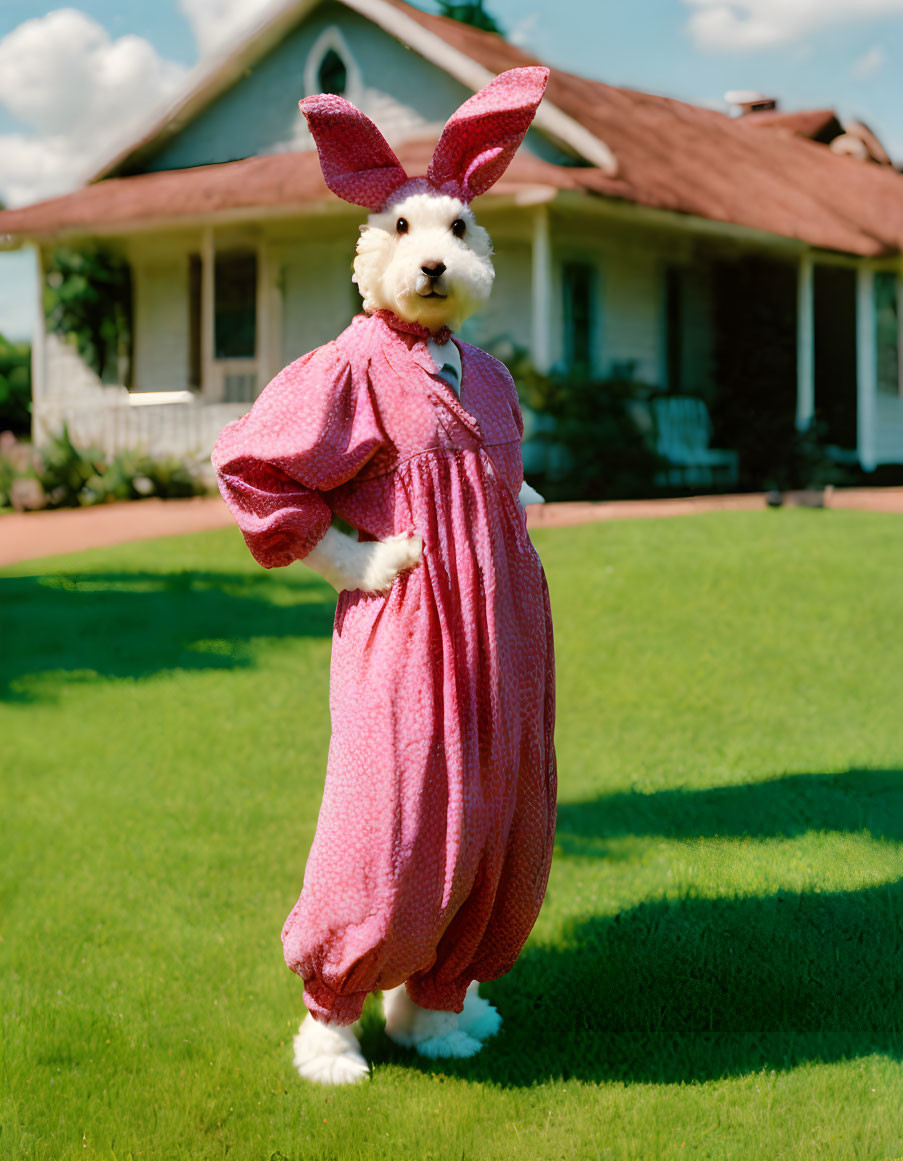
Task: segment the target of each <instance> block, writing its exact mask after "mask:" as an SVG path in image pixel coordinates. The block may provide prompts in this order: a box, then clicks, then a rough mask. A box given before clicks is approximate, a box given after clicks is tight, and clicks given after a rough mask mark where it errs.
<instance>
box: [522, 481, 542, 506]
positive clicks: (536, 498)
mask: <svg viewBox="0 0 903 1161" xmlns="http://www.w3.org/2000/svg"><path fill="white" fill-rule="evenodd" d="M517 499H518V502H519V503H520V506H521V507H522V508H526V507H527V505H528V504H545V502H546V498H545V496H540V494H539V492H537V491H536V489H535V488H531V487H530V485H529V484H528V483H527V481H526V480H524V482H523V483H522V484H521V486H520V494H519V495H518V497H517Z"/></svg>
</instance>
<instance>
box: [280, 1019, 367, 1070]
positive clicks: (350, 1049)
mask: <svg viewBox="0 0 903 1161" xmlns="http://www.w3.org/2000/svg"><path fill="white" fill-rule="evenodd" d="M292 1044H293V1047H294V1050H295V1056H294V1060H293V1064H294V1065H295V1068H297V1070H298V1072H299V1073H300V1075H301V1076H303V1077H304V1079H305V1080H312V1081H314V1083H315V1084H356V1083H357V1082H358V1081H360V1080H364V1079H365V1078H366V1077H368V1076H369V1075H370V1069H369V1067H368V1065H367V1062H366V1060H364V1058H363V1056H362V1055H361V1050H360V1048H359V1047H358V1043H357V1037H356V1036H355V1034H354V1033H353V1032H352V1031H351V1029H350V1028H346V1027H343V1026H342V1025H340V1024H321V1023H319V1021H317V1020H315V1019H314V1018H313V1016H310V1015H308V1016H307V1017H306V1018H305V1019H304V1020H303V1021H302V1023H301V1027H300V1028H299V1029H298V1034H297V1036H295V1039H294V1040H293V1041H292Z"/></svg>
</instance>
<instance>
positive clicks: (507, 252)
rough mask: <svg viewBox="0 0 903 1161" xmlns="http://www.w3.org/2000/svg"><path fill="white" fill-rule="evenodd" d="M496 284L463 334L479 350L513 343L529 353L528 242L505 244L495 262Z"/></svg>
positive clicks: (497, 251)
mask: <svg viewBox="0 0 903 1161" xmlns="http://www.w3.org/2000/svg"><path fill="white" fill-rule="evenodd" d="M493 264H494V266H495V282H494V283H493V286H492V295H491V296H490V299H489V302H488V303H487V304H486V305H485V306H484V307H483V309H482V310H480V311H479V312H478V313H477V314H475V315H474V316H473V318H471V319H469V320H468V321H467V322H466V323H465V324H464V326H463V328H462V330H461V337H462V338H463V339H464V340H465V341H466V342H468V343H474V344H475V345H476V346H494V345H495V344H497V343H499V342H504V343H510V344H512V345H513V346H515V347H520V348H521V349H523V350H527V351H528V350H529V349H530V345H531V336H530V318H531V314H530V279H531V254H530V247H529V245H528V244H527V243H526V242H514V241H504V242H500V243H499V244H498V245H497V246H496V249H495V256H494V258H493Z"/></svg>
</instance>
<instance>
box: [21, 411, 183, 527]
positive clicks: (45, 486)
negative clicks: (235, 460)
mask: <svg viewBox="0 0 903 1161" xmlns="http://www.w3.org/2000/svg"><path fill="white" fill-rule="evenodd" d="M205 491H206V488H205V486H204V484H203V482H202V480H201V479H200V476H199V475H198V473H197V472H196V471H195V470H194V469H193V467H192V466H191V465H190V464H186V463H184V462H183V461H182V460H180V459H178V458H176V457H175V456H169V457H163V458H154V457H152V456H149V455H147V454H146V453H144V452H142V451H137V450H127V451H122V452H119V453H118V454H117V455H115V456H113V457H112V458H108V457H107V456H106V455H104V453H103V452H102V451H99V450H98V449H96V448H78V447H76V446H75V445H74V444H73V442H72V440H71V439H70V437H69V433H68V431H67V430H66V428H65V427H64V428H63V430H62V432H60V434H59V435H57V436H55V437H54V438H53V439H52V440H51V441H50V443H48V444H47V445H46V446H45V447H43V448H41V449H40V451H37V450H36V449H34V448H32V446H31V445H30V444H28V443H24V442H21V441H18V440H17V439H16V438H15V436H14V435H13V434H12V432H8V431H5V432H3V433H2V434H0V507H9V508H14V509H16V511H19V512H22V511H26V510H29V509H35V508H78V507H87V506H89V505H94V504H105V503H108V502H109V501H111V500H140V499H143V498H144V497H146V496H157V497H159V498H161V499H164V500H170V499H175V498H178V497H184V496H197V495H200V494H202V493H203V492H205Z"/></svg>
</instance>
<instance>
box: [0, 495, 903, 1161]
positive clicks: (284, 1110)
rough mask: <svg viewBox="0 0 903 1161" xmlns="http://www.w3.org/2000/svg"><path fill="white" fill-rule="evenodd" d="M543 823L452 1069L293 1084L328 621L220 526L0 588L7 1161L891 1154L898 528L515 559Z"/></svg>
mask: <svg viewBox="0 0 903 1161" xmlns="http://www.w3.org/2000/svg"><path fill="white" fill-rule="evenodd" d="M535 539H536V543H537V546H538V548H539V550H540V552H541V555H542V557H543V560H544V562H545V564H546V569H547V573H548V576H549V582H550V587H551V592H552V601H553V607H554V612H555V619H556V632H557V654H558V665H559V720H558V731H557V737H558V747H559V757H560V774H561V807H560V815H559V830H558V839H557V844H556V857H555V860H554V864H553V868H552V876H551V882H550V886H549V894H548V899H547V902H546V906H545V908H544V910H543V913H542V915H541V917H540V920H539V923H538V924H537V927H536V929H535V931H534V933H533V936H532V937H531V940H530V942H529V943H528V945H527V948H526V949H525V951H524V954H523V956H522V957H521V960H520V961H519V963H518V964H517V966H516V968H515V969H514V971H513V972H511V974H510V975H508V976H507V977H505V978H503V979H501V980H498V981H496V982H495V983H493V984H491V985H487V986H486V988H485V989H484V990H485V992H486V994H488V995H490V996H491V998H492V999H493V1000H494V1002H495V1003H496V1004H497V1005H498V1007H499V1008H500V1010H501V1011H502V1014H503V1016H504V1017H505V1026H504V1029H503V1031H502V1034H501V1035H500V1036H499V1037H498V1039H497V1040H495V1041H493V1042H491V1044H490V1046H489V1047H487V1049H485V1050H484V1052H483V1053H482V1054H481V1055H480V1056H479V1057H477V1058H476V1059H475V1060H473V1061H466V1062H460V1063H448V1064H443V1063H427V1062H421V1061H419V1060H418V1059H417V1058H416V1057H413V1056H411V1055H409V1054H407V1053H405V1052H404V1051H402V1050H400V1049H396V1048H394V1047H393V1046H391V1045H390V1044H389V1043H388V1042H387V1041H386V1040H385V1038H384V1037H383V1036H382V1033H381V1031H380V1028H379V1020H378V1014H377V1011H376V1007H375V1005H372V1002H371V1005H372V1006H368V1008H367V1010H366V1011H365V1034H364V1048H365V1051H366V1053H367V1054H368V1055H369V1057H370V1058H371V1059H372V1061H373V1066H374V1067H373V1079H372V1080H371V1081H370V1082H369V1083H368V1084H366V1085H363V1086H360V1087H357V1088H351V1089H338V1090H323V1089H319V1088H316V1087H314V1086H308V1085H306V1084H304V1083H302V1082H301V1081H300V1080H299V1079H298V1078H297V1076H296V1075H295V1074H294V1072H293V1069H292V1066H291V1059H290V1057H291V1053H290V1038H291V1035H292V1033H293V1031H294V1029H295V1028H296V1026H297V1024H298V1021H299V1019H300V1016H301V1014H302V1007H301V985H300V982H299V981H298V980H297V979H296V978H295V977H294V976H292V974H291V973H290V972H289V971H288V970H287V969H286V968H285V966H284V964H283V962H282V954H281V947H280V943H279V932H280V928H281V924H282V922H283V919H284V918H285V915H286V914H287V913H288V911H289V909H290V907H291V906H292V904H293V903H294V901H295V899H296V897H297V893H298V890H299V887H300V882H301V875H302V871H303V866H304V859H305V855H306V852H307V848H308V845H309V843H310V840H311V837H312V835H313V830H314V825H315V820H316V812H317V806H318V801H319V795H320V788H321V785H322V778H323V771H324V768H325V761H326V750H327V743H328V706H327V682H328V665H329V648H330V629H331V620H332V599H331V590H328V589H327V588H326V587H325V586H324V585H323V584H321V583H320V582H319V581H317V580H316V579H315V578H314V577H313V576H312V575H311V574H309V573H308V572H307V571H306V570H304V569H303V568H300V567H296V568H291V569H287V570H282V571H278V572H273V573H266V572H264V571H263V570H261V569H259V568H258V567H257V566H256V565H255V564H254V562H253V561H252V560H251V559H250V557H249V556H248V554H247V551H246V549H245V548H244V545H243V544H242V542H241V539H240V537H239V536H238V534H237V533H233V532H232V531H226V532H217V533H209V534H205V535H202V536H197V537H194V538H178V539H172V540H162V541H156V542H152V543H146V544H137V545H130V546H124V547H121V548H117V549H111V550H104V551H98V552H90V553H84V554H82V555H79V556H77V557H68V558H60V559H58V560H56V561H48V562H39V563H38V564H36V565H31V566H19V567H18V568H14V569H7V570H5V571H4V572H3V574H2V579H0V598H2V603H0V611H2V615H3V618H4V622H5V624H4V625H3V627H2V628H0V641H2V656H0V747H2V750H0V752H2V755H3V762H2V765H3V787H4V801H3V803H2V833H0V839H2V842H0V868H2V877H0V889H2V901H0V916H2V942H0V997H2V1012H3V1032H2V1038H3V1040H2V1051H0V1055H2V1063H0V1069H2V1098H0V1099H2V1106H0V1107H2V1118H0V1156H2V1157H3V1158H41V1159H47V1161H50V1159H52V1161H57V1159H63V1158H74V1157H79V1158H115V1159H117V1161H126V1159H128V1158H138V1157H144V1158H159V1159H161V1161H173V1159H183V1158H184V1159H186V1161H201V1159H206V1158H226V1157H228V1158H230V1159H231V1158H237V1159H239V1161H245V1159H249V1161H250V1159H255V1161H256V1159H260V1161H274V1159H275V1161H286V1159H291V1161H320V1159H322V1161H345V1159H351V1158H367V1159H378V1161H383V1159H385V1161H421V1159H424V1158H442V1159H445V1158H449V1159H452V1161H477V1159H486V1161H497V1159H506V1158H514V1157H517V1158H524V1159H527V1161H544V1159H547V1158H594V1159H595V1158H617V1159H620V1158H637V1159H641V1161H654V1159H658V1158H703V1157H705V1158H718V1159H721V1158H738V1159H742V1161H755V1159H761V1161H779V1159H781V1161H783V1159H785V1158H809V1157H813V1158H814V1157H818V1158H822V1157H824V1158H830V1159H831V1161H840V1159H843V1158H851V1159H852V1158H855V1159H856V1161H862V1159H871V1158H900V1157H903V1063H901V1061H903V1053H901V1048H903V520H901V519H900V518H897V517H892V516H870V515H863V514H856V513H842V512H812V511H786V512H785V511H779V512H768V511H765V512H761V513H752V514H720V515H712V516H699V517H693V518H689V519H679V520H678V519H674V520H647V521H635V522H633V521H631V522H623V523H618V524H612V525H595V526H588V527H583V528H577V529H562V530H548V531H545V532H542V533H540V534H537V536H536V538H535Z"/></svg>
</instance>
